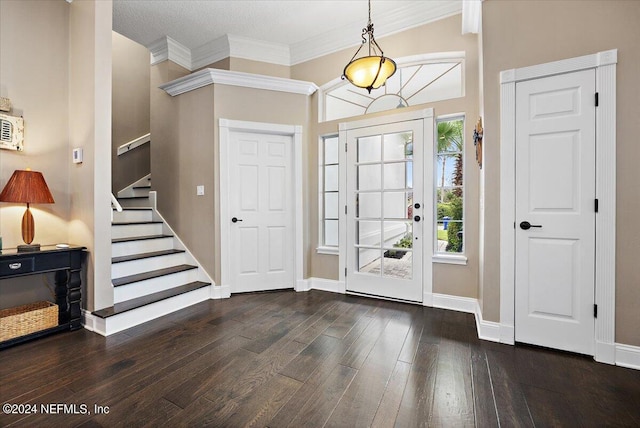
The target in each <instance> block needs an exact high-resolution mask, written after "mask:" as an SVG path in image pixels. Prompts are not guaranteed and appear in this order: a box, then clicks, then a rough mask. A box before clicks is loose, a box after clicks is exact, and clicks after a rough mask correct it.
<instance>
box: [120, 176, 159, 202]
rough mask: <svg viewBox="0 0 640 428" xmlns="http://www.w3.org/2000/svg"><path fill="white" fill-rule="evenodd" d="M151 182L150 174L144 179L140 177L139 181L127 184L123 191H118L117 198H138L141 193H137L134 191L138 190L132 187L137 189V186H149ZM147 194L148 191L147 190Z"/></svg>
mask: <svg viewBox="0 0 640 428" xmlns="http://www.w3.org/2000/svg"><path fill="white" fill-rule="evenodd" d="M150 180H151V174H147V175H145V176H144V177H142V178H141V179H140V180H137V181H135V182H133V183H131V184H129V185H128V186H127V187H125V188H124V189H121V190H118V195H117V196H118V198H127V197H132V196H140V195H141V194H142V193H145V192H144V191H143V192H137V191H136V190H138V189H134V187H139V186H145V185H148V184H149V181H150ZM147 192H148V190H147Z"/></svg>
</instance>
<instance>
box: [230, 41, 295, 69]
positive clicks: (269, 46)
mask: <svg viewBox="0 0 640 428" xmlns="http://www.w3.org/2000/svg"><path fill="white" fill-rule="evenodd" d="M227 39H228V40H229V48H230V50H231V55H230V56H232V57H234V58H244V59H250V60H254V61H262V62H269V63H271V64H279V65H286V66H289V65H291V55H290V53H289V51H290V49H289V45H284V44H280V43H270V42H265V41H262V40H256V39H250V38H248V37H241V36H235V35H233V34H227Z"/></svg>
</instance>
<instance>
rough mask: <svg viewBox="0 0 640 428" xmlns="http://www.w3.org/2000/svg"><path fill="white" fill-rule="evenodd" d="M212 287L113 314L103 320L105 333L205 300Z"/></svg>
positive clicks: (120, 329) (109, 333) (117, 330)
mask: <svg viewBox="0 0 640 428" xmlns="http://www.w3.org/2000/svg"><path fill="white" fill-rule="evenodd" d="M210 288H211V286H209V287H203V288H199V289H198V290H194V291H191V292H189V293H184V294H180V295H178V296H175V297H172V298H170V299H165V300H162V301H160V302H156V303H152V304H150V305H146V306H143V307H141V308H137V309H132V310H130V311H127V312H123V313H121V314H118V315H114V316H111V317H109V318H107V319H105V320H103V321H104V324H105V325H104V335H105V336H108V335H111V334H114V333H117V332H119V331H122V330H126V329H127V328H131V327H135V326H137V325H140V324H142V323H145V322H147V321H151V320H153V319H156V318H159V317H161V316H163V315H166V314H170V313H171V312H175V311H178V310H180V309H183V308H186V307H188V306H191V305H195V304H196V303H200V302H203V301H205V300H207V299H209V296H210V293H211V291H210Z"/></svg>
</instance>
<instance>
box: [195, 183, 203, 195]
mask: <svg viewBox="0 0 640 428" xmlns="http://www.w3.org/2000/svg"><path fill="white" fill-rule="evenodd" d="M196 195H197V196H203V195H204V186H202V185H200V186H196Z"/></svg>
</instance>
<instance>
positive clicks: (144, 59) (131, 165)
mask: <svg viewBox="0 0 640 428" xmlns="http://www.w3.org/2000/svg"><path fill="white" fill-rule="evenodd" d="M112 42H113V58H112V61H113V63H112V70H113V76H112V109H111V112H112V124H111V144H112V147H111V181H112V191H113V193H114V194H116V193H117V192H118V191H119V190H122V189H123V188H125V187H127V186H128V185H130V184H131V183H134V182H135V181H137V180H138V179H140V178H142V177H144V176H146V175H147V174H149V172H151V165H150V157H151V149H150V145H149V144H144V145H142V146H140V147H137V148H135V149H133V150H131V151H129V152H127V153H124V154H123V155H122V156H118V147H119V146H121V145H122V144H126V143H128V142H129V141H132V140H134V139H136V138H138V137H140V136H142V135H145V134H148V133H149V129H150V123H149V122H150V118H149V115H150V107H149V102H150V94H149V90H150V87H149V79H150V67H149V51H148V50H147V48H145V47H144V46H142V45H140V44H138V43H136V42H134V41H132V40H129V39H127V38H126V37H124V36H122V35H120V34H118V33H116V32H115V31H113V32H112Z"/></svg>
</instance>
